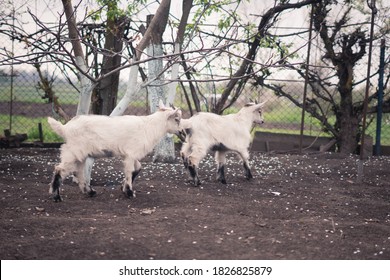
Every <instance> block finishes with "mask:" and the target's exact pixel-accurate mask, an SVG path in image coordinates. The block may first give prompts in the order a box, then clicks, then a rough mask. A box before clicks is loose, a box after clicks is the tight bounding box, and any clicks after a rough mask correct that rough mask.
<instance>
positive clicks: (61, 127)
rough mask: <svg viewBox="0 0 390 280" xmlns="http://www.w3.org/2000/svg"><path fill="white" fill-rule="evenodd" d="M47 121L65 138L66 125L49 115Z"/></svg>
mask: <svg viewBox="0 0 390 280" xmlns="http://www.w3.org/2000/svg"><path fill="white" fill-rule="evenodd" d="M47 122H48V123H49V125H50V126H51V128H52V129H53V130H54V131H55V133H57V134H58V135H59V136H61V137H63V138H65V130H64V125H63V124H62V123H60V122H59V121H57V120H55V119H53V118H51V117H48V118H47Z"/></svg>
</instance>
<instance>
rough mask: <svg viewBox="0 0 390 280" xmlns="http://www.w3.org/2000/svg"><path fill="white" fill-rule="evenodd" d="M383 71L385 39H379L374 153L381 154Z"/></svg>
mask: <svg viewBox="0 0 390 280" xmlns="http://www.w3.org/2000/svg"><path fill="white" fill-rule="evenodd" d="M384 72H385V39H382V40H381V52H380V59H379V79H378V105H377V111H376V139H375V149H374V155H376V156H380V155H381V130H382V103H383V76H384Z"/></svg>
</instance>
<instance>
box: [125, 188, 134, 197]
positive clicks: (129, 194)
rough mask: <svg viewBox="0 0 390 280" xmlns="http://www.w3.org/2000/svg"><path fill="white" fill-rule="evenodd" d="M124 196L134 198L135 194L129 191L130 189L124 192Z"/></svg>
mask: <svg viewBox="0 0 390 280" xmlns="http://www.w3.org/2000/svg"><path fill="white" fill-rule="evenodd" d="M126 195H127V197H128V198H132V197H135V193H134V192H133V191H132V190H130V189H127V190H126Z"/></svg>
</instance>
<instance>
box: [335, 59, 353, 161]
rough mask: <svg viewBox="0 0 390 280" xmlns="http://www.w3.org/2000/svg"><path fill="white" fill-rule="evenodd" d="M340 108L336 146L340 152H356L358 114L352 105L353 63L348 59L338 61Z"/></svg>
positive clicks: (337, 114) (337, 116) (337, 115)
mask: <svg viewBox="0 0 390 280" xmlns="http://www.w3.org/2000/svg"><path fill="white" fill-rule="evenodd" d="M337 69H338V71H337V72H338V73H337V75H338V77H339V86H338V91H339V93H340V108H339V112H337V113H336V119H337V120H336V122H337V124H336V126H338V131H339V135H338V138H339V139H338V140H339V141H338V146H339V152H340V153H342V154H351V153H356V149H357V146H358V139H359V114H357V112H355V110H354V107H353V96H352V93H353V86H352V83H353V65H352V64H350V63H348V61H345V60H344V61H343V62H340V63H338V65H337Z"/></svg>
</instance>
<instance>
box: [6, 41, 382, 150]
mask: <svg viewBox="0 0 390 280" xmlns="http://www.w3.org/2000/svg"><path fill="white" fill-rule="evenodd" d="M294 40H295V43H297V41H300V42H298V45H299V44H300V45H302V46H305V47H302V48H301V49H300V50H299V53H298V56H299V58H298V59H297V60H298V61H300V62H302V63H304V62H305V61H306V52H307V46H306V45H307V41H305V39H303V38H301V37H299V36H297V38H295V39H294ZM9 44H11V41H10V42H9ZM320 45H321V44H320V43H319V42H316V41H315V40H314V41H313V46H312V48H313V49H314V50H313V51H312V52H311V57H310V61H311V65H312V67H319V68H320V67H321V68H320V69H321V70H320V71H321V72H322V75H323V76H327V75H330V73H331V71H334V70H333V69H329V68H327V67H323V65H322V66H321V64H320V61H321V57H320V54H321V47H320ZM13 47H15V46H13ZM261 51H262V50H260V53H259V56H261V55H262V54H261ZM365 65H366V64H365V63H364V61H362V62H361V64H360V65H359V67H357V68H356V69H355V71H354V74H355V78H354V80H360V79H363V78H364V77H365V71H366V69H365V67H366V66H365ZM46 67H47V69H46V72H50V75H51V76H52V77H55V79H54V81H53V90H54V92H55V94H56V96H57V97H58V100H59V103H60V104H61V106H62V108H63V109H64V111H65V112H66V113H67V114H68V115H69V116H74V115H75V114H76V109H77V103H78V92H77V90H76V89H75V88H74V87H73V86H72V85H71V84H70V83H69V82H68V81H67V80H66V79H65V78H64V77H62V75H61V72H60V71H58V72H57V73H58V74H56V70H53V69H55V66H52V65H46ZM372 67H373V68H374V70H373V71H372V72H374V73H376V71H377V69H378V67H379V46H378V45H376V46H375V45H374V54H373V64H372ZM53 72H54V74H53ZM5 73H6V74H5ZM126 78H127V74H121V79H120V84H119V92H118V100H120V98H121V97H122V96H123V94H124V93H125V91H126V88H127V81H126ZM377 80H378V75H375V76H374V77H372V78H371V81H372V83H373V84H374V85H376V84H377ZM40 82H41V81H40V78H39V75H38V73H37V71H36V69H35V68H34V67H33V66H30V65H15V66H10V67H4V66H2V67H0V129H1V132H4V135H6V134H11V135H17V134H27V139H26V140H25V141H27V142H34V141H42V140H43V141H44V142H46V143H48V142H56V141H61V139H60V138H56V136H55V135H54V134H53V133H51V130H50V128H49V126H48V124H47V117H48V116H54V117H57V116H56V113H55V110H54V108H53V106H54V105H53V103H52V102H48V99H47V98H45V97H44V95H45V94H44V92H43V91H42V90H41V89H40V88H39V86H38V85H39V83H40ZM268 82H271V83H276V84H279V85H281V84H282V85H283V86H284V89H285V90H286V91H288V92H291V93H295V95H296V96H298V97H299V96H302V93H303V89H304V79H303V78H302V77H299V76H297V75H296V71H292V70H286V69H283V70H275V71H274V74H273V75H271V76H269V77H268ZM73 83H74V84H77V79H76V78H75V81H73ZM223 86H224V84H223V83H219V84H218V85H217V87H216V86H215V84H213V83H211V82H204V83H199V84H198V89H197V90H198V93H199V95H200V96H201V98H200V100H201V102H202V104H203V105H204V106H202V109H203V110H207V108H210V106H212V103H213V101H215V98H218V94H219V93H220V92H221V88H223ZM310 94H312V93H311V92H310V91H309V92H308V95H309V96H310ZM363 96H364V84H362V85H360V86H356V87H355V89H354V98H355V99H356V100H359V99H360V100H363ZM253 98H255V99H260V100H267V105H266V108H265V120H266V123H265V124H264V126H263V127H261V128H260V130H262V131H267V132H274V133H287V134H299V133H300V125H301V115H302V111H301V109H300V108H298V107H297V106H295V105H294V104H293V103H292V102H291V101H289V100H288V99H287V98H283V97H280V96H277V95H275V94H274V93H273V92H272V91H270V90H267V89H265V88H260V87H255V86H252V85H251V83H248V84H247V86H246V87H245V88H244V90H243V93H242V94H241V96H240V98H239V99H238V100H237V102H236V103H235V104H234V106H232V108H231V109H229V110H227V111H226V113H229V112H233V111H234V110H238V109H239V108H241V106H243V105H244V104H245V103H246V102H248V101H249V99H253ZM185 100H186V99H185V96H184V92H183V89H182V88H181V87H178V88H177V95H176V101H175V105H177V106H179V107H181V108H182V109H183V110H184V111H186V110H187V107H186V106H187V105H186V101H185ZM375 102H376V101H375V100H373V101H372V103H371V105H376V104H375ZM330 109H331V108H328V110H329V114H331V112H330V111H331V110H330ZM148 113H149V105H148V98H147V91H145V90H144V91H141V92H140V93H139V95H138V96H137V98H136V100H134V102H132V103H131V104H129V107H128V109H127V111H126V112H125V114H132V115H145V114H148ZM185 117H189V113H188V112H187V111H186V114H185ZM330 117H331V116H330ZM389 124H390V114H384V115H383V121H382V129H381V132H382V133H381V144H382V145H386V146H390V129H389ZM6 131H7V132H6ZM42 132H43V139H42ZM376 133H377V131H376V115H375V114H370V115H369V121H368V128H367V134H369V135H370V136H372V137H373V138H374V139H375V135H376ZM0 134H1V133H0ZM304 134H305V135H312V136H328V135H327V134H326V133H324V132H323V131H322V130H321V126H320V125H319V123H318V121H317V120H316V119H314V118H313V117H311V116H310V115H309V114H307V113H306V117H305V120H304Z"/></svg>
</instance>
